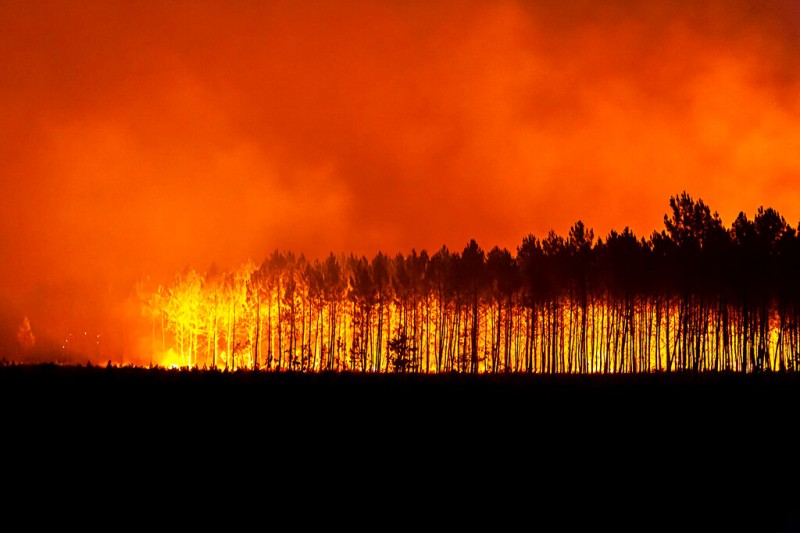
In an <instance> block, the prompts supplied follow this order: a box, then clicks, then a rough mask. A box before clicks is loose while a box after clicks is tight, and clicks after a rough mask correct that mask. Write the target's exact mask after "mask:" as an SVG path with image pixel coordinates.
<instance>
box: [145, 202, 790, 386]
mask: <svg viewBox="0 0 800 533" xmlns="http://www.w3.org/2000/svg"><path fill="white" fill-rule="evenodd" d="M669 207H670V209H669V211H668V213H667V214H665V215H664V229H663V230H661V231H656V232H653V234H652V235H650V237H649V238H643V237H637V236H636V235H634V233H633V232H632V231H631V230H630V229H629V228H627V227H626V228H625V229H623V230H622V232H617V231H613V230H612V231H611V232H610V233H609V234H608V235H607V236H605V237H604V238H597V239H595V236H594V233H593V231H592V230H591V229H589V228H587V227H585V226H584V224H583V223H582V222H581V221H578V222H577V223H575V224H574V225H573V226H572V228H571V229H570V230H569V233H568V235H567V236H560V235H557V234H556V233H555V232H554V231H551V232H549V233H548V235H547V236H546V237H544V238H541V239H540V238H538V237H536V236H534V235H532V234H531V235H528V236H527V237H525V238H524V239H523V240H522V243H521V244H520V245H519V246H518V247H517V249H516V250H515V252H514V253H512V252H511V251H509V250H507V249H505V248H500V247H497V246H495V247H493V248H492V249H491V250H489V251H488V252H484V250H483V249H482V248H481V247H480V246H479V245H478V243H477V242H476V241H475V240H471V241H469V243H468V244H467V245H466V246H465V247H464V249H463V250H461V251H460V252H458V251H451V250H449V249H448V248H447V247H444V246H443V247H442V248H441V249H439V250H438V251H436V252H435V253H433V254H429V253H428V252H427V251H425V250H422V251H420V252H417V251H416V250H411V252H410V253H408V254H400V253H399V254H397V255H394V256H389V255H386V254H383V253H378V254H377V255H375V256H374V257H372V258H367V257H364V256H361V257H358V256H355V255H352V254H351V255H335V254H330V255H329V256H328V257H327V258H326V259H324V260H314V261H310V260H307V259H306V258H305V257H304V256H302V255H301V256H295V255H294V254H293V253H291V252H281V251H277V250H276V251H274V252H273V253H272V254H271V255H269V257H268V258H267V259H265V260H264V261H263V262H262V263H261V264H256V263H254V262H248V263H247V264H244V265H242V266H241V267H240V268H238V269H236V270H235V271H227V272H217V271H214V270H213V269H212V270H210V271H208V272H205V273H199V272H197V271H194V270H190V271H187V272H185V273H182V274H181V275H178V276H176V277H175V279H174V281H173V282H172V283H171V284H170V285H169V286H159V287H157V288H154V289H153V290H151V291H143V292H142V293H141V295H142V298H143V300H142V301H143V304H144V305H143V309H144V311H145V312H146V313H147V314H148V316H149V317H150V318H151V319H152V324H153V328H152V332H153V339H152V342H153V357H154V363H155V364H175V365H178V366H183V367H206V368H208V367H212V368H226V369H240V368H251V369H262V370H273V371H284V370H297V371H324V370H334V371H344V370H347V371H363V372H426V373H429V372H468V373H482V372H528V373H598V372H602V373H611V372H614V373H619V372H651V371H667V372H669V371H685V370H691V371H696V372H699V371H708V370H726V371H738V372H757V371H769V370H780V371H785V370H796V369H797V367H798V363H799V362H800V358H799V357H798V355H799V354H800V331H799V330H798V324H799V323H800V306H799V305H798V304H800V280H798V274H800V236H798V234H797V231H796V229H795V228H793V227H791V226H790V225H789V224H787V223H786V221H785V220H784V218H783V217H782V216H780V215H779V214H778V213H777V212H776V211H775V210H774V209H771V208H767V209H765V208H759V209H758V211H757V213H756V214H755V216H754V217H753V218H752V219H750V218H748V217H747V216H746V215H745V214H744V213H743V212H742V213H740V214H739V216H738V217H737V218H736V220H735V221H734V222H733V224H732V225H731V227H729V228H728V227H725V226H724V225H723V223H722V221H721V220H720V217H719V215H718V214H717V213H715V212H712V211H711V209H710V208H709V207H708V206H707V205H706V204H705V203H704V202H703V201H702V200H697V201H695V200H694V199H693V198H692V197H690V196H689V195H688V194H687V193H685V192H684V193H682V194H681V195H679V196H675V197H672V198H670V202H669Z"/></svg>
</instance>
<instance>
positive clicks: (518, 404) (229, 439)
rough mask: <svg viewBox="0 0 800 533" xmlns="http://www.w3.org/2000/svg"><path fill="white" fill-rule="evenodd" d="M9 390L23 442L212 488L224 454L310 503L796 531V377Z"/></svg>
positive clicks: (187, 383) (369, 380)
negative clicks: (173, 474) (131, 464)
mask: <svg viewBox="0 0 800 533" xmlns="http://www.w3.org/2000/svg"><path fill="white" fill-rule="evenodd" d="M0 401H1V402H2V405H3V409H4V414H5V416H4V429H5V439H4V443H5V444H6V445H11V446H14V447H15V448H14V449H15V450H16V451H25V450H30V449H32V448H35V449H37V450H39V452H37V453H41V454H47V453H51V454H55V455H57V454H59V453H61V454H63V455H64V456H69V457H76V458H78V459H77V460H78V461H79V462H80V461H94V460H98V461H105V462H106V463H105V464H109V465H116V466H110V468H112V470H113V469H114V468H119V465H120V464H126V463H125V461H128V460H129V459H130V460H134V458H139V457H144V458H146V460H147V462H145V463H143V464H144V465H149V468H148V467H147V466H144V467H143V470H142V471H144V472H151V471H152V468H153V465H154V464H158V465H161V466H159V467H158V469H156V471H158V472H161V473H162V474H163V473H164V472H167V471H169V470H170V469H175V468H176V465H181V466H180V467H181V468H183V469H189V471H191V472H194V473H195V474H197V473H198V472H202V473H203V474H204V476H202V477H201V478H199V479H198V483H199V485H198V486H199V487H204V486H205V484H204V483H205V482H207V481H208V478H207V477H206V476H205V474H209V473H216V474H219V473H220V471H219V469H220V468H221V467H220V466H219V465H225V466H224V469H223V470H224V471H225V472H226V473H227V474H228V475H231V474H233V475H234V476H235V477H236V479H240V478H247V479H249V480H250V481H252V482H253V483H256V484H257V486H260V487H265V488H266V487H272V488H275V487H282V489H281V490H283V489H286V490H287V491H289V492H290V493H291V494H293V499H295V497H296V498H299V499H300V500H301V501H304V502H307V503H308V504H309V505H311V504H312V503H313V502H314V501H315V500H316V499H318V498H322V499H323V500H325V501H329V500H331V499H334V500H336V499H337V498H339V497H341V498H343V505H344V502H349V504H352V505H355V507H352V508H350V507H347V505H344V507H343V509H344V508H347V509H360V508H363V506H364V505H367V503H368V502H372V503H371V505H367V507H369V508H371V509H373V510H375V509H381V510H382V511H383V512H384V513H387V514H391V515H392V516H395V515H397V514H398V513H400V514H401V515H402V513H408V512H414V511H415V510H416V511H419V510H421V509H428V508H434V509H440V510H445V509H447V510H449V511H448V512H450V511H452V512H455V513H457V514H464V513H466V514H465V515H464V516H470V513H472V517H473V519H474V520H478V519H479V517H480V516H484V515H487V514H488V516H490V517H492V518H491V520H492V523H494V524H495V526H496V527H495V528H494V529H493V530H507V529H510V527H500V526H499V524H501V523H502V522H503V520H505V519H507V518H511V517H514V519H515V520H516V518H517V516H518V513H522V514H523V515H527V514H528V513H533V512H534V511H535V512H537V513H539V515H538V516H539V517H540V519H541V520H544V518H545V517H548V519H550V520H552V519H555V524H556V525H555V526H553V525H550V526H549V527H546V528H542V529H541V530H546V531H553V530H559V531H584V530H587V528H589V529H591V530H606V529H609V528H610V529H614V530H620V529H627V530H637V531H655V530H659V531H661V530H670V531H675V530H680V531H800V529H798V528H795V524H796V522H795V519H794V515H795V514H796V512H797V509H798V502H800V500H798V499H797V496H798V491H797V487H798V486H800V479H798V477H797V474H798V470H800V469H798V468H797V466H798V464H799V463H800V439H798V437H797V436H796V434H797V432H798V428H800V375H796V374H777V373H770V374H760V375H741V374H699V375H696V374H670V375H667V374H648V375H622V376H526V375H502V376H497V375H480V376H470V375H463V374H454V375H427V376H426V375H410V374H409V375H400V374H394V375H368V374H342V373H330V374H293V373H263V372H216V371H214V372H212V371H200V370H196V371H178V370H165V369H157V370H152V369H144V368H116V367H111V368H103V367H80V366H76V367H62V366H55V365H36V366H20V365H17V366H3V367H0ZM6 457H8V454H6ZM136 464H139V465H142V463H136ZM165 469H166V470H165ZM137 471H138V468H137V469H135V471H134V472H126V475H128V476H130V475H133V476H135V475H136V474H137ZM182 472H183V473H182V474H181V475H182V476H183V475H185V472H186V470H182ZM192 479H194V478H192ZM267 480H269V482H267ZM258 484H260V485H258ZM247 486H250V485H249V484H248V485H247ZM200 492H202V490H201V491H200ZM198 497H199V495H198ZM398 498H399V499H398ZM436 502H439V503H436ZM376 505H377V506H378V507H375V506H376ZM562 505H563V506H566V508H568V509H571V511H569V512H565V513H561V512H554V511H553V509H556V508H559V509H560V508H561V507H560V506H562ZM340 510H341V509H340ZM403 510H404V511H403ZM401 511H402V512H401ZM551 511H552V515H551V514H548V513H550V512H551ZM634 517H635V518H634ZM643 520H644V521H643ZM515 523H516V522H515ZM539 523H540V524H544V523H545V522H543V521H542V522H539ZM547 523H548V524H553V522H551V521H548V522H547ZM797 523H800V522H797ZM450 525H451V526H453V525H454V524H450ZM473 525H474V524H473ZM525 529H531V528H525ZM533 529H536V528H533Z"/></svg>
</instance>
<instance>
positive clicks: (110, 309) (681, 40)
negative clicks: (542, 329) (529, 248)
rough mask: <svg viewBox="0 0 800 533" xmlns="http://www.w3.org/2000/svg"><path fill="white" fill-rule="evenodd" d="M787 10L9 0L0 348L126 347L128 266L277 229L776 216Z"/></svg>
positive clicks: (797, 146)
mask: <svg viewBox="0 0 800 533" xmlns="http://www.w3.org/2000/svg"><path fill="white" fill-rule="evenodd" d="M799 6H800V4H798V3H797V2H793V1H774V2H763V1H758V0H752V1H719V2H716V1H706V2H703V1H677V0H675V1H642V2H634V1H622V0H619V1H607V2H594V1H588V0H587V1H541V2H534V1H530V2H525V1H496V2H469V1H466V0H460V1H457V2H445V1H433V2H417V1H405V2H401V1H377V2H371V3H365V2H348V1H337V2H312V1H298V2H278V1H271V2H260V1H253V2H244V1H230V2H204V1H186V2H182V1H177V0H173V1H170V2H155V1H136V2H133V1H132V2H122V1H107V2H76V1H54V2H49V1H22V0H6V1H4V2H2V3H0V29H2V32H0V113H2V117H3V118H2V120H0V139H2V141H3V142H2V143H1V144H0V162H2V166H1V167H0V183H2V194H0V247H1V248H2V252H3V260H2V263H0V325H1V326H2V336H0V348H2V349H3V350H4V351H5V352H6V353H12V352H16V351H18V350H19V345H18V344H17V339H16V331H17V328H18V327H19V325H20V323H21V322H22V320H23V317H24V316H28V317H29V318H30V323H31V327H32V331H33V333H34V334H36V335H37V339H38V340H39V343H40V346H48V342H49V343H50V344H52V345H53V346H56V345H58V344H59V343H60V342H61V340H60V339H61V338H62V337H64V336H65V335H69V333H73V334H76V335H78V334H82V333H86V334H87V337H88V336H91V335H103V337H102V338H103V344H102V348H100V347H98V348H97V351H96V352H95V353H94V354H89V355H95V356H97V357H98V358H99V359H102V360H105V359H106V358H116V357H117V356H118V355H120V354H121V357H125V355H126V353H127V352H130V351H131V350H133V349H134V348H131V346H133V345H134V344H135V343H132V340H131V336H134V335H135V334H133V333H130V332H129V331H128V330H126V326H125V324H124V321H123V320H122V318H121V317H124V316H129V315H130V313H131V310H130V309H128V308H125V305H124V304H123V303H122V302H124V301H125V298H126V296H127V295H129V294H130V292H131V289H132V287H133V285H134V284H135V282H136V281H137V280H140V279H143V278H145V277H147V276H150V277H151V279H169V277H170V276H172V275H173V274H174V273H176V272H178V271H180V270H182V269H184V268H187V267H188V268H196V269H198V270H200V271H203V270H205V269H207V268H209V266H210V265H212V264H216V265H218V266H220V267H221V268H225V267H235V266H236V265H238V264H240V263H241V262H243V261H245V260H247V259H253V260H255V261H261V260H262V259H263V258H265V257H266V256H267V255H268V254H269V253H270V252H271V251H272V250H275V249H281V250H290V251H293V252H295V253H296V254H305V255H306V256H307V257H320V256H324V255H327V253H328V252H335V253H339V252H344V253H350V252H352V253H356V254H366V255H368V256H370V255H372V254H374V253H376V252H377V251H385V252H387V253H389V254H395V253H398V252H403V253H406V252H408V251H409V250H411V249H412V248H415V249H417V250H421V249H423V248H424V249H427V250H429V251H435V250H436V249H438V248H440V247H441V246H442V245H446V246H448V247H450V248H451V249H455V250H459V249H461V248H463V246H464V245H465V244H466V243H467V242H468V240H469V239H471V238H475V239H476V240H477V241H478V243H479V244H480V245H481V246H482V247H484V249H487V250H488V249H489V248H491V247H492V246H494V245H499V246H501V247H507V248H508V249H509V250H511V251H514V250H515V249H516V246H517V245H519V244H520V242H521V240H522V238H523V237H524V236H525V235H527V234H529V233H534V234H536V235H542V236H543V235H546V233H547V232H548V231H549V230H550V229H553V230H555V231H556V232H558V233H560V234H565V233H566V232H567V231H568V229H569V227H570V226H571V225H572V224H573V223H574V222H576V221H577V220H582V221H583V222H584V223H585V224H586V225H587V226H588V227H590V228H593V229H594V231H595V234H596V235H598V236H603V235H605V234H606V233H607V232H608V231H610V230H611V229H617V230H621V229H622V228H624V227H625V226H629V227H630V228H631V229H632V230H633V231H634V232H635V233H636V234H637V235H640V236H647V235H649V234H650V233H651V232H652V231H654V230H660V229H662V227H663V225H662V220H663V215H664V213H665V212H666V210H667V209H668V201H669V198H670V196H673V195H676V194H679V193H680V192H681V191H683V190H686V191H688V192H689V193H690V194H691V195H692V196H694V197H695V198H702V199H703V200H704V201H705V202H706V203H707V204H709V205H710V206H711V207H712V208H713V209H715V210H717V211H718V212H719V214H720V215H721V217H722V219H723V222H724V223H725V224H730V222H731V221H732V220H733V219H734V218H735V216H736V215H737V214H738V213H739V211H745V212H746V213H748V214H752V213H754V212H755V211H756V209H757V208H758V207H759V206H762V205H763V206H769V207H773V208H775V209H777V210H778V211H779V212H780V214H782V215H783V216H784V217H785V218H786V220H787V221H788V222H789V223H790V224H792V225H797V222H798V220H800V158H799V157H798V155H797V154H800V90H799V89H800V77H798V76H799V75H798V73H799V72H800V54H798V50H800V30H799V29H798V28H800V7H799ZM127 355H128V356H131V357H132V356H133V355H134V354H127Z"/></svg>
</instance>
